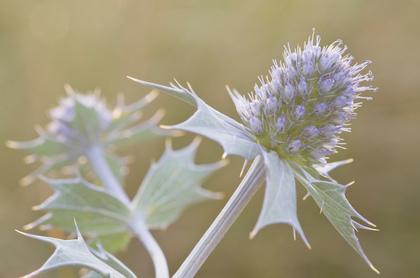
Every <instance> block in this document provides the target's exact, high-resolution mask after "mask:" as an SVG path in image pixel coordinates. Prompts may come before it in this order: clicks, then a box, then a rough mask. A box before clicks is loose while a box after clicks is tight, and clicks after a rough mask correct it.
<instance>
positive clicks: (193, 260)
mask: <svg viewBox="0 0 420 278" xmlns="http://www.w3.org/2000/svg"><path fill="white" fill-rule="evenodd" d="M264 180H265V171H264V164H263V159H262V157H261V155H259V156H257V157H256V158H255V160H254V162H253V163H252V165H251V167H250V169H249V170H248V172H247V174H246V175H245V177H244V179H243V180H242V182H241V184H240V185H239V186H238V188H237V189H236V191H235V192H234V193H233V195H232V197H231V198H230V199H229V201H228V202H227V204H226V205H225V207H224V208H223V210H222V211H221V212H220V214H219V215H218V216H217V218H216V220H214V222H213V223H212V224H211V226H210V228H209V229H208V230H207V231H206V233H205V234H204V235H203V237H202V238H201V239H200V241H199V242H198V243H197V245H196V246H195V247H194V249H193V250H192V251H191V253H190V254H189V255H188V257H187V259H186V260H185V261H184V263H183V264H182V265H181V267H180V268H179V269H178V271H177V272H176V273H175V275H174V276H173V278H191V277H194V275H195V274H196V273H197V272H198V270H199V269H200V267H201V265H202V264H203V263H204V261H205V260H206V259H207V258H208V256H209V255H210V254H211V252H212V251H213V250H214V248H216V246H217V244H218V243H219V242H220V240H221V239H222V238H223V236H224V235H225V234H226V232H227V231H228V230H229V229H230V227H231V226H232V225H233V223H234V222H235V221H236V219H237V218H238V216H239V215H240V214H241V212H242V211H243V209H244V208H245V206H246V205H247V204H248V202H249V201H250V200H251V198H252V197H253V196H254V194H255V193H256V192H257V190H258V189H259V188H260V186H261V185H262V184H263V182H264Z"/></svg>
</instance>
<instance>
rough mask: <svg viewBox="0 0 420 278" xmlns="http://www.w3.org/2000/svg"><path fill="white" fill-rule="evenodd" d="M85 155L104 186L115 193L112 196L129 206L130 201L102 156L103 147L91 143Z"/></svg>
mask: <svg viewBox="0 0 420 278" xmlns="http://www.w3.org/2000/svg"><path fill="white" fill-rule="evenodd" d="M86 156H87V157H88V159H89V161H90V163H91V164H92V167H93V168H94V169H95V172H96V174H97V175H98V176H99V178H100V179H101V181H102V183H103V184H104V186H105V187H106V188H108V190H109V191H110V192H111V193H112V194H115V195H114V197H116V198H118V199H119V200H120V201H121V202H123V203H124V204H126V205H127V206H128V207H129V206H130V202H131V201H130V199H129V198H128V196H127V194H126V193H125V191H124V189H123V188H122V186H121V184H120V182H119V181H118V180H117V178H116V177H115V176H114V174H113V173H112V170H111V168H110V167H109V164H108V162H107V161H106V158H105V156H104V150H103V148H102V147H101V146H100V145H93V146H92V147H91V148H90V149H89V150H88V151H87V152H86Z"/></svg>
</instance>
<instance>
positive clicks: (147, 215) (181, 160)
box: [133, 140, 224, 229]
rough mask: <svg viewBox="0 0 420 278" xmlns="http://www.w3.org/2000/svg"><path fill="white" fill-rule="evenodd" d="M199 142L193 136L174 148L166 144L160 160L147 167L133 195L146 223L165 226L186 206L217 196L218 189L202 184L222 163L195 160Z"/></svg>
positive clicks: (151, 225)
mask: <svg viewBox="0 0 420 278" xmlns="http://www.w3.org/2000/svg"><path fill="white" fill-rule="evenodd" d="M198 144H199V142H198V140H195V141H194V142H193V143H192V144H190V145H189V146H187V147H186V148H184V149H180V150H176V151H174V150H172V148H171V146H170V145H169V144H167V148H166V150H165V153H164V154H163V155H162V157H161V158H160V160H159V161H158V162H157V163H155V164H153V165H152V166H151V167H150V169H149V171H148V173H147V174H146V177H145V178H144V180H143V182H142V185H141V187H140V189H139V191H138V192H137V194H136V196H135V197H134V199H133V208H134V210H135V211H136V212H138V213H140V214H141V215H142V216H143V218H144V219H145V221H146V225H147V227H149V228H151V229H157V228H165V227H167V226H168V225H170V224H171V223H172V222H173V221H175V220H176V219H177V218H178V217H179V215H180V214H181V213H182V211H183V210H184V209H185V208H186V207H187V206H189V205H191V204H193V203H197V202H201V201H204V200H207V199H216V198H219V197H220V195H219V194H218V193H214V192H211V191H208V190H205V189H203V188H201V184H202V183H203V181H204V180H205V179H206V178H207V177H208V176H209V175H210V174H211V173H213V172H214V171H215V170H217V169H219V168H220V167H222V166H223V165H224V163H223V162H222V161H220V162H218V163H214V164H203V165H196V164H194V157H195V153H196V150H197V146H198Z"/></svg>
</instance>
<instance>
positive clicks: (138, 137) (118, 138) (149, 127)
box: [107, 112, 178, 148]
mask: <svg viewBox="0 0 420 278" xmlns="http://www.w3.org/2000/svg"><path fill="white" fill-rule="evenodd" d="M162 116H163V112H157V113H156V114H155V115H154V116H153V117H152V118H150V119H149V120H147V121H145V122H143V123H141V124H139V125H136V126H134V127H131V128H128V129H125V130H122V131H120V132H118V133H114V134H113V135H112V136H110V137H109V139H108V142H107V144H111V145H113V146H115V147H117V148H121V147H128V146H133V145H135V144H139V143H143V142H146V141H151V140H154V139H156V138H159V137H162V136H177V135H178V133H177V132H176V131H175V130H166V129H162V128H159V127H157V124H158V122H159V121H160V120H161V118H162Z"/></svg>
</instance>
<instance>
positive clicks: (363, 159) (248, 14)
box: [0, 0, 420, 278]
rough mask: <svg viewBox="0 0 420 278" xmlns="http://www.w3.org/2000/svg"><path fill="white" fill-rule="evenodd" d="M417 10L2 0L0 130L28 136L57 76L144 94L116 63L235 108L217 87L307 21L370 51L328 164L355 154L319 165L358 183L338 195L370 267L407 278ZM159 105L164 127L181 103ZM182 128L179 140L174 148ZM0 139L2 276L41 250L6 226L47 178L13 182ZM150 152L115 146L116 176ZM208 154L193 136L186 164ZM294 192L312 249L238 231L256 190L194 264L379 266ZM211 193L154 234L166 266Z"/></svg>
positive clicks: (246, 74) (32, 262) (134, 174)
mask: <svg viewBox="0 0 420 278" xmlns="http://www.w3.org/2000/svg"><path fill="white" fill-rule="evenodd" d="M419 13H420V2H419V1H418V0H403V1H393V0H372V1H361V0H357V1H344V0H338V1H331V0H321V1H310V0H299V1H290V0H287V1H256V0H251V1H239V0H232V1H221V0H217V1H204V0H179V1H161V0H159V1H145V0H140V1H138V0H103V1H96V0H72V1H70V0H62V1H54V0H42V1H29V0H5V1H2V3H1V7H0V108H1V109H0V126H1V130H0V138H1V141H3V142H5V141H6V140H10V139H13V140H17V141H25V140H30V139H32V138H34V137H36V132H35V131H34V129H33V124H34V123H41V124H42V125H44V124H46V123H47V122H48V119H47V117H46V115H45V111H47V110H48V109H49V108H50V107H52V106H54V105H55V104H56V100H57V99H58V98H59V97H62V96H63V93H62V92H63V90H62V88H63V85H64V84H67V83H68V84H71V85H72V86H73V87H74V88H77V89H78V90H80V91H87V90H90V89H92V88H95V87H99V88H101V90H102V95H103V96H104V97H106V98H107V99H110V100H113V99H115V96H114V93H115V92H118V91H122V92H124V94H125V95H126V98H127V103H131V102H134V101H136V100H138V99H140V98H141V97H143V96H145V95H146V94H147V93H149V90H148V89H147V88H146V87H142V86H139V84H136V83H135V82H132V81H130V80H128V79H127V78H126V77H125V76H126V75H129V76H134V77H138V78H141V79H143V80H148V81H151V82H155V83H159V84H167V82H168V80H172V79H173V78H176V79H177V80H179V81H189V82H190V83H191V84H192V87H193V88H194V90H195V91H196V92H197V93H198V94H199V95H200V97H201V98H202V99H203V100H204V101H205V102H206V103H208V104H209V105H210V106H212V107H217V108H218V110H219V111H221V112H222V113H224V114H226V115H228V116H230V117H233V118H235V119H236V120H239V118H236V114H237V113H236V111H235V107H234V105H233V104H232V102H231V100H230V97H229V95H228V94H227V93H226V90H225V85H226V84H227V85H229V86H231V87H234V88H236V89H238V91H239V92H240V93H242V94H246V93H248V92H250V91H251V90H252V89H253V85H254V83H257V82H258V79H257V78H256V76H258V75H261V74H268V72H267V68H269V67H270V65H271V64H272V61H271V60H272V59H274V58H276V59H279V58H280V56H281V55H282V52H283V49H282V47H283V44H285V43H287V42H290V44H291V45H296V44H299V43H301V42H302V39H305V38H306V37H307V36H308V34H309V33H310V32H311V31H312V28H314V27H315V28H316V31H317V34H320V35H321V36H322V38H323V42H325V43H331V42H333V41H334V40H336V39H342V40H343V42H344V44H347V45H348V46H349V48H350V49H351V53H352V55H353V56H354V57H357V59H358V60H357V61H356V62H363V61H365V60H367V59H368V60H372V62H373V63H372V64H371V65H370V69H371V70H372V72H374V74H375V80H374V81H373V86H375V87H379V91H378V92H377V93H376V95H374V97H375V100H374V101H372V102H366V103H365V104H364V107H363V109H360V111H358V118H357V120H355V121H354V122H353V126H352V133H351V134H344V135H343V137H344V139H345V141H346V143H347V145H346V147H347V150H343V151H341V152H340V153H339V154H337V155H333V156H332V157H331V158H330V161H329V162H332V161H338V160H342V159H345V158H349V157H352V158H354V159H355V162H354V163H352V164H350V165H348V166H346V167H343V168H342V169H340V168H338V169H337V170H335V172H332V176H333V178H334V179H336V180H339V181H342V182H344V183H346V182H351V181H352V180H353V179H355V180H356V183H355V184H354V185H353V186H352V187H351V188H349V190H347V192H346V193H347V194H346V195H347V196H348V198H349V199H351V200H352V203H353V205H354V206H355V207H356V208H358V211H359V212H360V213H361V214H362V215H364V216H366V217H367V218H368V219H372V220H374V222H375V224H376V225H377V226H378V228H379V229H380V232H378V233H372V232H364V231H360V232H359V233H358V234H357V236H358V238H359V240H360V242H361V244H362V245H363V246H364V249H365V250H366V252H367V255H368V256H369V258H370V259H371V260H372V263H374V265H375V266H376V267H377V268H378V269H379V270H380V271H381V277H382V278H385V277H386V278H388V277H396V276H401V275H405V276H407V277H415V276H416V275H418V273H419V272H420V267H419V266H418V257H419V251H418V250H419V248H418V247H419V246H420V239H419V238H418V234H419V233H420V224H419V223H420V221H419V217H418V212H419V211H420V203H419V202H418V196H419V194H420V186H419V182H418V181H419V180H420V172H419V167H420V162H419V154H420V146H419V138H420V128H419V127H420V112H419V109H418V105H419V104H420V94H419V91H420V86H419V85H418V75H419V71H418V65H419V64H420V52H419V51H417V48H416V47H417V46H418V45H419V44H420V37H419V36H417V35H416V34H417V33H418V27H419V26H420V18H419V17H418V14H419ZM110 105H111V106H113V105H115V103H111V104H110ZM160 107H164V108H165V109H166V112H167V113H166V116H165V117H164V118H163V120H162V121H161V122H162V123H163V124H166V125H172V124H177V123H180V122H182V121H184V120H186V119H187V117H189V116H190V115H191V114H192V113H193V112H194V111H195V110H194V108H193V107H190V105H188V104H185V103H183V102H182V101H177V100H174V99H173V98H171V97H169V96H164V95H163V94H161V95H159V96H158V98H157V99H156V100H155V101H154V103H153V104H151V105H150V107H148V109H149V110H147V109H146V110H145V111H144V113H145V116H146V117H147V116H151V115H152V114H153V112H154V111H156V109H157V108H160ZM184 140H185V141H184ZM190 141H191V137H186V138H185V139H184V138H181V139H177V140H175V141H174V144H175V148H176V149H177V148H178V147H177V146H186V145H187V144H188V143H189V142H190ZM0 148H1V149H0V169H1V174H2V175H1V179H0V233H1V235H2V239H1V242H0V246H1V248H2V250H8V252H2V253H1V255H0V276H4V277H16V276H19V275H24V274H26V273H29V272H30V271H32V270H33V269H36V268H37V267H39V266H40V265H42V264H43V262H44V261H45V259H46V258H48V256H50V254H51V250H50V249H49V248H48V246H46V245H45V244H42V243H38V242H37V241H33V240H30V239H26V238H24V237H22V236H20V235H19V234H17V233H15V232H14V229H16V228H17V229H19V228H21V227H22V226H23V225H25V224H26V223H28V222H31V221H33V219H36V218H38V217H40V216H41V215H42V213H41V212H31V211H30V208H31V207H32V206H34V205H36V204H39V203H41V202H42V201H44V200H45V199H46V198H47V197H48V196H49V195H51V190H50V189H49V188H48V186H47V185H45V184H44V183H40V182H35V183H34V184H32V185H30V186H29V187H27V188H21V187H19V186H18V181H19V179H20V178H22V177H24V176H25V175H26V174H27V173H28V172H30V171H33V170H35V169H36V166H37V165H34V166H32V165H31V166H22V153H20V152H16V151H15V150H10V149H7V148H6V147H5V146H4V145H3V147H0ZM163 149H164V146H163V143H162V142H156V143H155V142H154V143H151V144H149V145H147V147H140V148H135V149H129V150H127V152H126V153H125V154H124V155H131V154H132V155H133V157H134V156H135V157H136V158H138V159H137V160H136V161H135V162H134V163H133V164H132V165H130V169H132V170H131V172H130V173H129V175H128V181H127V184H129V185H131V186H128V188H127V190H128V192H129V193H130V195H131V196H134V194H135V190H136V189H137V188H136V186H137V185H138V184H139V183H140V182H141V179H142V177H143V176H144V174H145V172H146V170H147V169H148V167H149V165H150V160H151V159H154V158H157V157H159V156H160V155H161V153H162V151H163ZM139 154H141V155H142V157H141V158H140V157H139V156H138V155H139ZM221 155H222V150H221V148H220V147H219V146H217V145H216V144H212V143H211V142H208V141H207V140H206V141H204V142H203V143H202V146H201V147H200V149H199V151H198V161H199V162H200V163H209V162H214V161H217V160H219V159H220V156H221ZM231 160H232V163H231V164H230V165H228V166H227V167H225V168H224V169H222V170H220V173H219V176H215V177H214V178H212V179H211V180H209V183H208V188H209V189H211V190H212V191H223V192H225V193H226V195H227V196H229V195H230V194H231V193H232V192H233V190H234V188H236V186H237V184H238V183H239V179H238V177H237V176H238V173H239V172H240V170H241V167H242V160H241V159H238V158H235V157H232V158H231ZM38 166H39V165H38ZM133 185H135V186H133ZM297 188H301V187H300V186H298V187H297ZM305 193H306V192H304V190H301V191H299V190H298V192H297V199H298V208H299V209H298V211H297V213H298V217H299V221H300V223H301V225H302V228H303V229H304V230H305V234H306V235H307V236H308V240H309V241H310V242H311V246H312V247H313V249H312V250H311V251H308V250H307V248H306V246H305V245H304V244H302V243H301V241H297V242H296V243H294V242H292V241H291V240H290V238H291V231H290V227H288V226H287V225H273V226H270V227H267V228H265V229H263V230H261V231H260V233H261V235H259V236H258V237H256V238H255V239H253V240H252V241H249V240H248V235H249V231H250V230H251V229H252V227H253V225H254V224H255V221H256V220H257V218H258V213H259V211H260V210H261V206H262V198H263V190H261V191H260V192H259V194H258V195H257V196H256V198H255V199H254V200H253V201H252V202H251V203H250V205H249V207H248V208H247V209H245V211H244V213H243V214H242V216H241V217H240V218H239V219H238V221H237V223H236V224H235V225H234V226H233V228H232V229H231V230H230V231H229V233H228V234H227V235H226V237H225V238H224V239H223V240H222V242H221V244H220V245H219V246H218V247H217V248H216V250H215V252H214V253H213V254H212V256H211V257H210V258H209V260H208V261H207V262H206V264H205V265H204V266H203V268H202V269H201V270H200V272H199V273H198V275H197V277H220V278H224V277H245V278H246V277H278V273H282V275H283V276H285V277H294V278H300V277H309V276H310V277H358V278H359V277H377V274H375V273H373V272H372V271H370V270H369V268H368V267H367V266H366V265H365V264H364V263H363V262H361V261H360V260H359V258H358V255H357V254H355V253H354V252H351V251H349V248H348V246H347V243H346V242H345V241H344V240H343V239H342V238H341V237H340V236H339V235H338V234H337V233H336V231H334V230H333V229H331V226H330V224H329V223H328V221H327V220H323V219H324V217H323V216H322V215H319V214H318V212H317V211H318V209H317V205H316V204H315V202H313V201H312V200H309V199H308V200H306V201H304V202H302V201H300V199H301V198H302V197H303V196H304V195H305ZM222 206H223V202H209V203H207V204H204V205H202V206H197V207H194V209H190V210H187V211H186V215H185V216H183V217H182V218H181V219H180V221H178V222H177V223H175V224H174V225H173V226H171V227H170V228H169V229H168V230H166V231H165V232H157V233H156V234H155V235H156V237H157V240H158V241H159V243H160V244H161V245H162V248H163V249H164V251H165V253H166V254H167V259H168V261H169V264H170V270H171V272H172V273H173V272H174V271H175V270H176V268H177V267H178V266H179V265H180V264H181V262H182V261H183V259H184V258H185V257H186V255H187V254H188V252H189V251H190V250H191V249H192V247H193V245H194V244H195V243H196V242H197V241H198V239H199V238H200V236H201V235H202V234H203V233H204V231H205V230H206V229H207V227H208V226H209V225H210V223H211V221H212V220H213V219H214V217H215V216H216V214H217V213H218V211H220V209H221V207H222ZM308 207H310V209H307V208H308ZM303 212H305V213H303ZM174 238H175V239H176V240H174ZM28 247H30V248H28ZM238 250H240V251H239V252H240V256H238ZM146 256H147V255H146V253H145V251H142V247H141V246H140V245H133V246H132V247H130V248H129V249H128V250H126V251H125V252H124V253H122V254H121V256H120V257H119V259H121V260H122V261H124V263H125V264H126V265H127V266H128V267H129V268H130V269H132V270H133V271H134V272H135V273H136V274H137V275H138V276H142V277H143V276H144V277H149V276H152V275H153V266H152V264H151V263H150V262H149V261H147V260H141V259H139V258H144V257H146ZM226 258H229V264H226ZM349 262H351V263H349ZM60 275H61V274H60ZM57 276H58V274H56V273H54V274H52V276H51V277H57ZM47 277H48V276H47ZM59 277H60V276H59ZM61 277H72V276H64V275H62V276H61Z"/></svg>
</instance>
